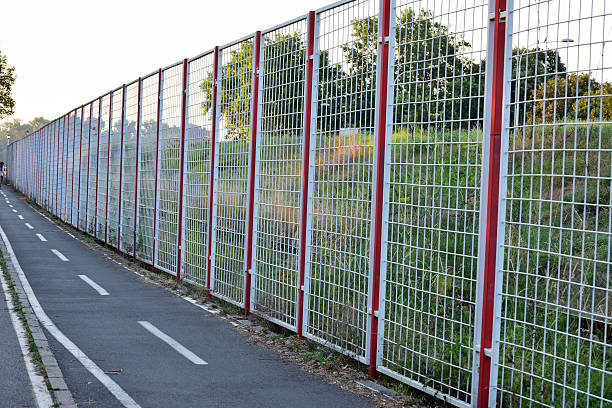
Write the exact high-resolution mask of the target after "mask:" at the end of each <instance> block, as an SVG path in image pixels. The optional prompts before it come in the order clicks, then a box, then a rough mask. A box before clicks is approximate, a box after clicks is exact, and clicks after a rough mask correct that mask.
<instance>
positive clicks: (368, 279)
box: [7, 0, 612, 407]
mask: <svg viewBox="0 0 612 408" xmlns="http://www.w3.org/2000/svg"><path fill="white" fill-rule="evenodd" d="M500 4H501V3H500ZM381 5H385V6H386V7H387V8H384V7H383V8H381V7H382V6H381ZM493 5H494V4H493V3H491V2H488V1H487V0H468V1H464V2H452V1H448V0H435V1H434V0H357V1H344V2H340V3H337V4H334V5H332V6H329V7H325V8H323V9H321V10H319V11H317V12H316V13H313V14H312V15H311V16H309V17H308V18H307V17H306V16H304V17H301V18H298V19H295V20H292V21H291V22H288V23H285V24H282V25H279V26H277V27H275V28H273V29H270V30H267V31H264V32H263V34H262V35H261V47H260V56H259V70H257V71H255V70H254V66H255V65H254V63H255V62H256V61H255V54H256V53H254V49H253V48H254V42H255V39H256V38H257V35H258V34H256V35H255V36H248V37H245V38H243V39H241V40H238V41H235V42H233V43H231V44H229V45H226V46H222V47H220V48H218V52H217V51H214V50H211V51H209V52H206V53H204V54H202V55H200V56H198V57H196V58H193V59H192V60H189V61H188V62H187V65H186V66H185V65H184V64H181V63H177V64H174V65H171V66H170V67H168V68H165V69H163V70H161V75H160V74H159V73H157V72H154V73H152V74H149V75H148V76H145V77H144V79H143V80H142V81H136V82H132V83H130V84H129V85H127V86H124V87H121V88H118V89H116V90H114V91H112V92H110V93H107V94H105V95H104V96H102V97H100V98H98V99H95V100H93V101H92V102H88V103H86V104H85V105H83V106H79V107H78V108H75V109H74V110H73V111H71V112H70V113H68V114H66V115H65V116H62V117H61V118H59V119H57V120H55V121H53V122H52V123H50V124H49V125H47V126H45V127H44V128H42V129H40V130H38V131H36V132H35V133H34V134H33V135H31V136H30V137H28V138H26V139H23V140H21V141H18V142H14V143H12V144H11V145H10V146H9V149H8V153H7V161H8V165H9V171H8V174H9V179H10V181H11V182H12V183H13V184H14V185H15V187H16V188H18V189H19V190H21V191H22V192H24V193H25V194H28V195H29V196H31V197H32V198H33V199H34V200H35V201H36V202H37V203H39V204H40V205H41V206H43V207H44V208H46V209H48V210H49V211H51V212H53V213H54V214H56V215H58V216H59V217H60V218H61V219H62V220H64V221H66V222H67V223H70V224H72V225H73V226H75V227H77V228H78V229H80V230H82V231H85V232H87V233H90V234H92V235H95V236H96V237H97V238H99V239H100V240H104V241H105V242H106V243H107V244H109V245H111V246H112V247H115V248H117V249H119V250H120V251H122V252H123V253H125V254H128V255H130V256H132V255H135V257H136V258H138V259H139V260H141V261H144V262H145V263H147V264H150V265H153V266H155V267H156V268H159V269H160V270H163V271H165V272H168V273H170V274H173V275H180V277H181V278H182V279H184V280H185V281H187V282H189V283H191V284H194V285H197V286H198V287H202V288H206V289H210V292H211V294H212V295H214V296H216V297H219V298H221V299H224V300H226V301H228V302H231V303H233V304H236V305H238V306H241V307H245V308H246V307H250V310H252V311H253V312H255V313H257V314H259V315H261V316H262V317H264V318H266V319H268V320H271V321H273V322H275V323H277V324H280V325H282V326H284V327H286V328H288V329H290V330H295V331H298V332H300V333H303V334H304V335H305V336H306V337H308V338H310V339H312V340H314V341H317V342H320V343H322V344H325V345H327V346H329V347H332V348H334V349H336V350H337V351H339V352H342V353H345V354H347V355H349V356H352V357H354V358H355V359H357V360H359V361H361V362H364V363H369V364H371V366H372V367H373V369H375V370H376V371H378V372H380V373H383V374H386V375H389V376H391V377H394V378H395V379H398V380H400V381H403V382H405V383H407V384H409V385H411V386H414V387H416V388H419V389H421V390H423V391H425V392H427V393H430V394H433V395H435V396H437V397H439V398H441V399H443V400H445V401H447V402H450V403H452V404H454V405H457V406H470V405H475V404H476V402H478V401H477V398H478V399H480V398H484V397H482V396H481V393H482V392H483V389H485V387H483V385H482V384H481V383H482V381H481V380H482V378H487V379H488V382H489V384H485V385H488V386H487V387H486V390H487V392H488V389H489V387H490V389H491V393H490V395H489V397H488V400H486V401H485V399H482V400H480V401H479V402H480V403H482V402H483V401H485V405H486V404H487V403H488V404H498V405H501V406H534V407H536V406H542V407H549V406H580V407H583V406H584V407H604V406H611V405H612V384H611V381H612V370H611V368H610V365H609V363H608V362H607V360H609V356H610V353H611V352H612V351H611V350H610V347H611V344H612V342H611V341H610V336H611V334H610V333H611V327H612V312H611V307H610V297H611V295H612V292H611V289H610V270H611V267H612V252H611V251H612V250H611V249H610V248H611V247H612V245H611V242H612V232H611V231H612V230H611V227H610V225H611V222H612V211H611V210H612V209H611V201H612V193H611V184H612V173H611V171H612V170H611V168H612V165H611V163H612V57H611V55H612V54H611V52H610V50H609V49H608V48H609V47H606V46H607V45H609V43H610V41H612V38H611V37H610V36H611V35H612V30H610V29H609V26H610V22H612V4H610V3H609V2H596V1H593V0H577V1H575V2H571V3H570V2H563V1H561V0H550V1H532V0H508V1H507V5H508V12H507V13H505V12H503V10H502V12H501V13H500V11H499V10H496V9H495V7H493ZM383 9H385V10H389V15H390V18H389V20H388V21H389V24H390V32H389V36H382V34H381V33H382V30H383V27H384V26H385V22H384V21H382V20H381V18H382V15H383V12H382V10H383ZM385 15H386V14H385ZM313 16H314V19H313V20H309V19H310V18H313ZM309 23H312V24H309ZM501 23H506V24H507V29H506V32H503V31H501V32H498V34H497V35H498V37H496V38H497V40H498V41H499V40H500V39H504V40H505V41H506V46H505V47H506V48H505V49H500V48H495V47H500V45H496V44H498V43H496V42H495V41H494V38H493V34H494V31H493V28H494V27H500V25H499V24H501ZM311 29H312V30H314V31H312V32H311V31H309V30H311ZM309 34H311V35H310V38H313V39H314V42H313V44H312V46H313V47H314V52H313V56H312V61H313V63H314V71H313V83H312V87H311V88H308V87H307V86H306V84H307V82H306V78H307V72H308V61H309V59H308V55H307V49H308V42H309V39H308V38H309ZM500 36H501V37H500ZM386 47H388V50H389V52H390V54H389V62H388V65H387V64H385V62H384V61H386V60H385V58H384V55H383V52H382V50H384V49H387V48H386ZM494 50H497V51H499V52H502V53H504V52H505V56H504V58H502V60H503V61H504V63H503V64H504V67H503V69H502V70H501V71H495V72H498V76H499V77H498V78H497V79H500V81H501V76H503V81H502V82H503V89H495V92H493V90H494V88H493V87H495V86H496V85H495V84H494V80H495V79H496V78H493V77H492V72H493V68H492V66H493V64H494V62H493V56H494ZM497 55H499V53H498V54H497ZM215 64H218V69H217V72H216V73H215V72H214V69H215ZM185 67H186V68H187V69H186V70H185ZM383 69H386V70H387V71H382V70H383ZM499 72H501V74H499ZM383 73H385V74H388V84H387V86H386V88H385V91H386V92H387V93H386V94H387V99H386V100H382V95H383V94H384V93H383V92H382V85H381V83H384V77H385V75H383ZM254 78H255V80H256V81H258V82H256V83H254V82H253V80H254ZM215 79H216V81H215ZM255 84H257V85H258V87H259V90H258V92H257V93H254V91H253V90H254V86H255ZM184 89H185V93H183V90H184ZM500 92H503V98H504V99H500V100H503V101H504V102H503V108H502V110H503V114H502V115H501V116H500V115H498V114H497V113H496V112H494V111H492V105H494V104H493V103H492V101H495V99H494V98H495V97H496V95H497V96H500V97H501V96H502V94H501V93H500ZM215 95H216V105H215V104H214V103H213V101H214V99H215ZM307 95H310V96H312V98H313V103H312V105H311V106H312V107H313V109H312V110H310V106H306V103H305V102H306V97H307ZM213 106H215V109H213ZM385 106H386V107H388V108H387V110H386V111H385V112H386V122H382V120H381V119H380V118H381V112H380V111H379V107H385ZM255 107H256V108H257V115H255V114H254V113H253V112H254V108H255ZM308 113H309V114H310V116H311V118H312V122H311V123H312V125H313V126H312V129H311V131H310V134H309V135H306V134H305V133H304V132H305V131H304V129H305V120H306V119H305V118H306V117H307V116H308V115H307V114H308ZM502 118H503V123H501V122H499V121H501V119H502ZM492 119H493V120H492ZM496 120H497V121H498V122H495V121H496ZM494 123H498V124H499V123H501V127H500V129H501V130H499V133H500V134H492V131H493V130H492V129H493V128H492V126H491V125H492V124H494ZM138 124H140V126H138ZM253 130H255V132H256V133H253ZM382 135H384V136H385V139H384V142H385V144H382V145H379V144H378V142H379V141H380V142H381V143H382V141H383V139H382ZM307 136H308V138H307ZM495 138H499V140H501V152H500V155H499V157H498V156H495V155H493V156H492V154H494V153H495V152H494V151H492V150H490V147H491V146H492V144H491V143H492V140H496V139H495ZM308 140H310V145H307V146H305V144H306V142H307V141H308ZM137 143H138V144H137ZM380 146H383V147H382V148H384V152H381V151H379V150H378V149H379V148H381V147H380ZM181 149H182V150H181ZM253 149H254V150H253ZM305 149H307V150H305ZM252 151H253V152H254V156H253V157H251V152H252ZM137 152H138V153H137ZM213 152H214V154H213ZM491 152H493V153H491ZM306 153H308V156H306ZM381 157H384V161H382V162H379V158H381ZM308 160H309V162H308V163H307V167H304V165H305V161H308ZM181 163H182V167H181ZM252 164H253V167H251V165H252ZM137 169H138V171H137ZM252 169H253V170H252ZM496 169H499V170H500V171H501V175H500V179H499V181H500V191H501V193H500V194H499V197H495V196H493V195H492V194H490V191H489V188H490V187H491V185H492V184H490V180H491V177H494V173H495V171H493V170H496ZM213 174H214V176H213V177H211V175H213ZM306 178H307V179H308V183H306V184H303V183H304V182H305V181H306ZM181 180H182V184H181ZM251 181H252V182H253V187H251V183H250V182H251ZM377 187H380V188H381V191H382V197H381V196H375V195H377V194H378V192H377V189H376V188H377ZM305 194H307V195H305ZM304 198H306V200H305V201H304V202H305V203H306V208H303V207H302V205H303V201H302V200H303V199H304ZM250 199H252V200H253V203H254V210H253V213H252V214H251V213H250V212H249V208H248V207H249V202H250ZM497 202H498V203H499V216H498V219H494V218H493V217H492V215H491V214H489V213H488V211H489V205H490V204H491V203H497ZM211 203H212V207H211ZM377 210H381V212H382V216H379V215H377V214H380V213H377ZM180 214H182V216H180ZM303 215H304V216H305V220H304V219H303V218H302V216H303ZM250 217H252V229H249V225H250V224H249V222H250V221H251V219H250ZM377 217H380V218H377ZM374 219H382V222H381V223H380V224H379V225H377V224H376V223H375V222H373V220H374ZM378 228H380V229H378ZM491 229H492V230H494V231H497V233H498V238H497V242H495V243H494V246H496V248H498V249H497V251H498V254H497V258H496V259H494V260H493V262H490V259H489V260H488V261H487V256H490V255H491V252H490V251H491V250H490V249H487V248H489V246H487V242H486V240H485V238H484V237H485V233H488V232H487V231H490V230H491ZM380 231H382V233H381V235H382V238H381V239H380V241H378V242H376V241H377V240H376V239H374V237H377V236H378V235H377V232H380ZM302 233H304V234H302ZM209 235H210V236H209ZM251 237H252V243H253V244H252V248H250V249H252V253H253V255H252V260H251V261H252V269H251V270H250V271H247V264H248V263H249V262H247V261H249V260H248V259H247V257H248V253H249V251H248V249H249V248H246V245H247V242H249V240H250V239H251ZM303 237H305V238H303ZM134 243H135V244H136V247H134ZM378 244H380V254H381V258H382V259H381V260H380V263H378V264H376V262H374V260H375V259H377V258H376V257H375V254H378V252H377V251H378V249H377V248H379V247H378V246H377V245H378ZM209 246H210V248H211V250H210V253H209V249H208V248H209ZM301 255H303V256H304V258H305V265H304V268H302V266H301V263H300V256H301ZM179 259H180V262H179ZM209 264H210V270H208V265H209ZM491 265H494V267H493V269H491ZM379 267H380V268H379ZM379 269H380V280H378V270H379ZM247 274H250V276H251V280H250V281H251V286H250V287H249V288H247V287H246V283H247V276H248V275H247ZM301 278H303V279H304V286H303V287H302V286H301V285H300V279H301ZM493 278H495V284H496V286H495V289H494V291H493V292H492V293H493V295H494V296H493V298H494V299H490V300H495V302H494V303H493V306H492V307H491V308H489V309H487V310H488V312H491V315H492V323H491V324H492V328H490V326H487V325H485V324H483V321H484V320H483V319H485V317H484V316H485V315H486V313H488V312H487V310H485V309H484V308H485V307H489V306H486V305H488V304H489V303H487V302H485V301H484V300H483V298H482V297H483V293H484V291H483V287H484V285H485V280H486V279H493ZM378 282H380V290H379V291H378V292H376V293H375V291H374V290H373V288H374V287H376V284H377V283H378ZM249 291H250V298H247V295H248V294H249ZM302 301H303V303H302ZM300 319H301V320H300ZM300 321H301V322H302V324H301V326H300V324H299V322H300ZM374 321H377V326H375V327H372V326H373V322H374ZM487 324H488V323H487ZM483 327H488V328H487V329H486V330H488V332H487V333H488V334H490V335H491V336H492V339H493V344H492V346H491V348H490V349H483V348H482V347H481V340H482V339H483V338H484V337H482V336H481V334H482V333H481V331H482V330H483ZM375 329H377V330H375ZM376 331H377V334H376V333H375V332H376ZM481 352H482V353H483V354H484V356H483V355H481V354H480V353H481ZM487 358H489V359H490V360H486V359H487ZM482 361H490V363H491V375H490V377H480V376H481V375H482V376H484V374H483V373H482V372H481V370H480V364H481V362H482Z"/></svg>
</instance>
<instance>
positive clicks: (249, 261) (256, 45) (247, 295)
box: [244, 31, 261, 315]
mask: <svg viewBox="0 0 612 408" xmlns="http://www.w3.org/2000/svg"><path fill="white" fill-rule="evenodd" d="M260 46H261V31H257V32H256V33H255V41H253V87H252V88H253V94H252V95H251V97H252V102H251V106H252V109H251V141H250V153H249V157H250V160H249V187H248V188H249V190H248V192H249V193H248V194H249V197H248V200H249V201H248V212H247V214H248V217H249V218H248V220H247V242H246V245H247V248H246V253H247V255H246V277H245V283H244V288H245V289H244V313H245V314H247V315H248V314H249V313H250V311H251V271H252V268H253V211H254V209H255V158H256V149H257V108H258V102H259V54H260V48H261V47H260Z"/></svg>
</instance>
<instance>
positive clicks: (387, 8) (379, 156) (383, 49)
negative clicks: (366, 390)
mask: <svg viewBox="0 0 612 408" xmlns="http://www.w3.org/2000/svg"><path fill="white" fill-rule="evenodd" d="M390 22H391V1H390V0H382V1H381V22H380V29H381V32H380V34H379V35H380V38H379V39H378V41H379V44H380V61H379V62H380V66H379V70H378V75H379V79H378V84H377V88H378V100H377V105H376V109H378V123H376V126H377V128H378V138H377V140H376V141H375V143H376V158H375V160H376V168H375V171H376V174H375V177H376V187H375V192H374V198H375V202H374V236H373V238H372V239H373V242H372V249H373V254H372V255H373V256H372V263H373V264H372V276H371V280H372V282H371V285H370V290H371V292H370V295H371V299H372V302H371V304H372V310H371V316H370V319H371V323H370V362H369V366H370V367H369V374H370V377H373V378H375V377H376V375H377V372H376V356H377V345H378V319H379V316H378V309H379V297H380V293H379V292H380V264H381V241H382V224H383V207H384V200H383V190H384V179H385V173H384V171H385V147H386V136H387V135H386V131H387V85H388V81H389V75H388V73H389V72H388V71H389V31H390Z"/></svg>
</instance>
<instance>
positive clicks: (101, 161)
mask: <svg viewBox="0 0 612 408" xmlns="http://www.w3.org/2000/svg"><path fill="white" fill-rule="evenodd" d="M101 102H102V103H101V104H100V119H99V121H100V136H99V138H98V139H99V140H98V158H97V160H98V176H97V181H96V185H97V187H98V192H97V202H96V237H97V238H98V239H100V240H102V241H104V239H105V234H106V222H107V220H106V214H107V212H106V211H107V203H108V197H107V190H108V158H109V155H108V154H109V141H110V125H109V121H108V120H109V112H110V109H111V106H110V94H107V95H104V96H103V97H102V100H101Z"/></svg>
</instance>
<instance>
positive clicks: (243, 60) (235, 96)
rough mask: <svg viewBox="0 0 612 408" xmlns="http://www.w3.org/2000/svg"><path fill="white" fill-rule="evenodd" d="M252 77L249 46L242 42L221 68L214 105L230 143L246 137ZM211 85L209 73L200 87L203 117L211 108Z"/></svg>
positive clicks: (250, 42)
mask: <svg viewBox="0 0 612 408" xmlns="http://www.w3.org/2000/svg"><path fill="white" fill-rule="evenodd" d="M223 56H224V57H225V54H224V55H223ZM224 59H225V58H224ZM252 76H253V42H252V41H244V42H243V43H242V44H241V45H240V47H239V48H238V49H237V50H233V51H231V53H230V56H229V61H227V62H223V65H222V66H221V92H220V94H221V98H220V100H219V101H217V103H218V104H219V111H220V112H221V118H222V119H223V121H224V123H225V127H226V129H227V137H229V138H231V139H246V138H248V136H249V124H250V108H251V82H252ZM212 85H213V73H212V72H209V73H208V75H207V76H206V78H205V79H204V81H203V82H202V84H200V89H201V90H202V91H203V92H204V102H203V103H202V108H203V109H204V113H205V114H206V113H208V112H209V111H210V109H211V108H212V100H213V95H212V92H213V86H212Z"/></svg>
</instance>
